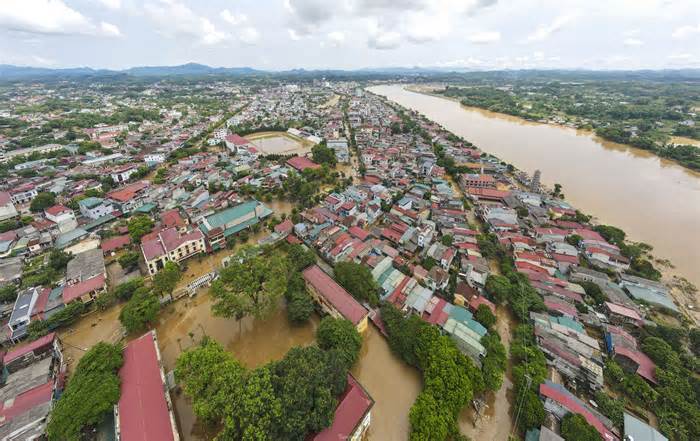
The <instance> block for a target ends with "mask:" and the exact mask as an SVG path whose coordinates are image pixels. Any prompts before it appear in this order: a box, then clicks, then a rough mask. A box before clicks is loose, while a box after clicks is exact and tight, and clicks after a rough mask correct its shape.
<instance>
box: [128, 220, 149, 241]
mask: <svg viewBox="0 0 700 441" xmlns="http://www.w3.org/2000/svg"><path fill="white" fill-rule="evenodd" d="M153 225H154V224H153V219H151V218H150V217H148V216H144V215H141V216H134V217H132V218H131V219H129V224H128V229H129V236H131V239H132V240H133V241H134V242H139V241H140V240H141V238H142V237H143V236H145V235H146V234H148V233H150V232H151V230H152V229H153Z"/></svg>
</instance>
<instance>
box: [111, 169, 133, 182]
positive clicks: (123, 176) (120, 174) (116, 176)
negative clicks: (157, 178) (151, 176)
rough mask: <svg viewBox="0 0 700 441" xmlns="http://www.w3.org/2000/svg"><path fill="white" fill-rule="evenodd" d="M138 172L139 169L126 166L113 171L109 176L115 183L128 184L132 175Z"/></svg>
mask: <svg viewBox="0 0 700 441" xmlns="http://www.w3.org/2000/svg"><path fill="white" fill-rule="evenodd" d="M138 170H139V169H138V167H136V166H135V165H126V166H123V167H119V168H117V169H115V170H112V172H111V173H110V174H109V175H110V176H111V177H112V179H113V180H114V182H116V183H118V184H121V183H124V182H127V181H128V180H129V178H130V177H131V175H133V174H134V173H136V172H137V171H138Z"/></svg>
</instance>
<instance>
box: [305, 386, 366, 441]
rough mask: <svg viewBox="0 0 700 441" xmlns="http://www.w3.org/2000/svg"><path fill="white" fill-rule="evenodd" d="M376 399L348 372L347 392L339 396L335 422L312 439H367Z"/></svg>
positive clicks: (350, 440) (347, 440) (334, 417)
mask: <svg viewBox="0 0 700 441" xmlns="http://www.w3.org/2000/svg"><path fill="white" fill-rule="evenodd" d="M373 406H374V400H373V399H372V397H371V396H370V395H369V393H368V392H367V391H366V390H365V389H364V388H363V387H362V385H361V384H360V383H359V382H358V381H357V380H356V379H355V377H353V376H352V375H351V374H348V383H347V386H346V388H345V392H343V394H342V395H341V396H340V397H339V398H338V406H337V407H336V408H335V415H334V416H333V423H332V424H331V425H330V427H328V428H326V429H324V430H323V431H321V432H319V433H317V434H316V435H314V436H312V437H310V438H309V439H310V440H312V441H338V440H345V441H361V440H364V439H366V436H367V433H368V431H369V426H370V424H371V422H372V407H373Z"/></svg>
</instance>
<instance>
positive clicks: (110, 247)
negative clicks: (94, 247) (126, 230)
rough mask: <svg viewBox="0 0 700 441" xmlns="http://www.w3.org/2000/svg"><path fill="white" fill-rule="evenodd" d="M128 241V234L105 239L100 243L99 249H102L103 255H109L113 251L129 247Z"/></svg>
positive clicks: (129, 239)
mask: <svg viewBox="0 0 700 441" xmlns="http://www.w3.org/2000/svg"><path fill="white" fill-rule="evenodd" d="M130 241H131V238H130V237H129V235H128V234H125V235H123V236H115V237H110V238H109V239H105V240H103V241H102V243H101V244H100V248H102V252H103V253H109V252H110V251H114V250H117V249H119V248H123V247H125V246H127V245H129V242H130Z"/></svg>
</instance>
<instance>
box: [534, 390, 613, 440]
mask: <svg viewBox="0 0 700 441" xmlns="http://www.w3.org/2000/svg"><path fill="white" fill-rule="evenodd" d="M540 394H541V395H543V396H545V397H547V398H550V399H552V400H554V401H556V402H557V403H560V404H561V405H563V406H564V407H566V408H567V409H569V411H571V412H574V413H578V414H580V415H582V416H583V417H584V418H585V419H586V421H588V424H590V425H591V426H593V427H595V428H596V430H597V431H598V433H600V435H601V436H602V437H603V439H604V440H606V441H607V440H617V437H616V436H615V435H613V434H612V432H610V431H609V430H608V429H607V428H606V427H605V425H604V424H603V423H602V422H601V421H600V420H599V419H598V418H596V417H595V415H593V414H592V413H591V412H590V411H589V410H588V409H586V407H584V406H582V405H581V404H580V403H578V402H577V401H576V400H574V399H572V397H571V396H569V395H568V394H566V393H564V392H562V391H560V390H558V389H556V388H554V387H551V386H550V385H548V384H546V383H542V384H540Z"/></svg>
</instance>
